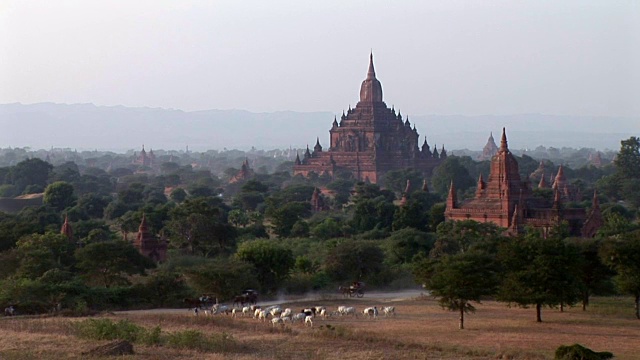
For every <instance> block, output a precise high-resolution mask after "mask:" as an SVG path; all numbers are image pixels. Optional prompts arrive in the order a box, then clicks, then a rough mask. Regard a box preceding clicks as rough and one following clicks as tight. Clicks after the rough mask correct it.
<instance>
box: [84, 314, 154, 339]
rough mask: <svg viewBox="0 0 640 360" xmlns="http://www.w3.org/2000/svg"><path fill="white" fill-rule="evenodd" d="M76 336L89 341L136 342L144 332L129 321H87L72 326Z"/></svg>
mask: <svg viewBox="0 0 640 360" xmlns="http://www.w3.org/2000/svg"><path fill="white" fill-rule="evenodd" d="M74 328H75V330H76V335H77V336H79V337H81V338H84V339H90V340H127V341H129V342H136V341H137V340H138V339H139V338H140V336H141V335H143V334H144V332H145V331H146V330H145V329H144V328H143V327H141V326H138V325H136V324H134V323H132V322H131V321H129V320H120V321H118V322H113V321H112V320H110V319H88V320H84V321H80V322H77V323H75V324H74Z"/></svg>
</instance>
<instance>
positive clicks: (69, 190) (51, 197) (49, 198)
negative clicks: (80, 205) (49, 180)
mask: <svg viewBox="0 0 640 360" xmlns="http://www.w3.org/2000/svg"><path fill="white" fill-rule="evenodd" d="M75 201H76V197H75V195H74V194H73V185H71V184H69V183H68V182H66V181H56V182H54V183H53V184H51V185H49V186H47V188H46V189H45V190H44V203H45V204H47V205H49V206H51V207H53V208H54V209H56V210H58V211H62V210H64V209H66V208H68V207H70V206H73V204H74V203H75Z"/></svg>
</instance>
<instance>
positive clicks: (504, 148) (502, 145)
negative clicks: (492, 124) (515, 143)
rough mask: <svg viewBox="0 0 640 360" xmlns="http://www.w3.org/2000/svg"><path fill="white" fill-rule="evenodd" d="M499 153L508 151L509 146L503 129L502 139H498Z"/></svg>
mask: <svg viewBox="0 0 640 360" xmlns="http://www.w3.org/2000/svg"><path fill="white" fill-rule="evenodd" d="M500 151H509V146H507V132H506V130H505V128H502V139H500Z"/></svg>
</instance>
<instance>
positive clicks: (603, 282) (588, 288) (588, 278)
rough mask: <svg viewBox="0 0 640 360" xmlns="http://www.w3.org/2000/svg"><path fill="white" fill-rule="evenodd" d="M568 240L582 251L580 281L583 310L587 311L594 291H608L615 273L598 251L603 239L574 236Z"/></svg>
mask: <svg viewBox="0 0 640 360" xmlns="http://www.w3.org/2000/svg"><path fill="white" fill-rule="evenodd" d="M567 242H568V243H570V244H572V245H573V246H576V247H577V249H578V251H579V252H580V258H581V259H580V260H581V261H580V273H579V274H580V282H581V286H580V288H581V294H582V310H583V311H586V310H587V306H588V305H589V298H590V296H591V294H593V293H602V292H607V291H608V290H609V288H610V284H611V278H612V276H613V275H614V272H612V271H611V270H610V269H609V268H608V267H607V266H606V265H605V264H604V263H603V262H602V260H601V259H600V256H599V255H598V251H599V249H600V247H601V244H602V241H601V240H599V239H583V238H572V239H567Z"/></svg>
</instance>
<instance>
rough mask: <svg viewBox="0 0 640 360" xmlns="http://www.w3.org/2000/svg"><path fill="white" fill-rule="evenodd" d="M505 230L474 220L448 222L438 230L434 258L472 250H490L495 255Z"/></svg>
mask: <svg viewBox="0 0 640 360" xmlns="http://www.w3.org/2000/svg"><path fill="white" fill-rule="evenodd" d="M502 233H503V230H502V229H501V228H499V227H498V226H496V225H495V224H493V223H480V222H477V221H474V220H463V221H446V222H442V223H440V225H438V229H437V232H436V234H437V240H436V242H435V244H434V246H433V250H431V256H432V257H439V256H443V255H454V254H458V253H464V252H467V251H469V250H471V249H472V248H474V247H475V248H478V247H480V248H489V249H487V252H490V253H495V250H496V249H495V246H497V244H498V243H499V241H500V240H501V239H503V236H502Z"/></svg>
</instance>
